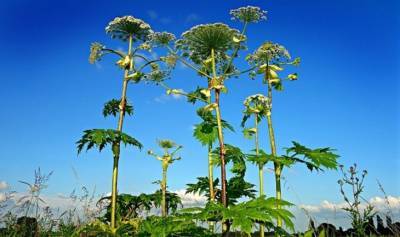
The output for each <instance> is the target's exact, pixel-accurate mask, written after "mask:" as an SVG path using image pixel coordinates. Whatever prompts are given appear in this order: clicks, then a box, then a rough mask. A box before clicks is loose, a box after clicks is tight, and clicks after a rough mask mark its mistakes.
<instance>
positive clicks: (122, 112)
mask: <svg viewBox="0 0 400 237" xmlns="http://www.w3.org/2000/svg"><path fill="white" fill-rule="evenodd" d="M131 50H132V36H130V37H129V49H128V55H129V56H130V55H131ZM131 63H132V62H131ZM128 74H129V69H125V72H124V81H123V84H122V93H121V102H120V105H119V118H118V126H117V131H119V132H122V126H123V123H124V116H125V106H126V91H127V89H128V80H127V79H126V78H127V77H128ZM120 145H121V144H120V142H117V143H116V144H113V146H114V147H113V153H114V161H113V171H112V188H111V228H112V229H114V228H116V223H115V219H116V218H115V214H116V209H117V195H118V193H117V192H118V191H117V190H118V162H119V156H120Z"/></svg>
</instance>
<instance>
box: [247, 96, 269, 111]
mask: <svg viewBox="0 0 400 237" xmlns="http://www.w3.org/2000/svg"><path fill="white" fill-rule="evenodd" d="M243 104H244V106H245V107H246V111H247V112H248V113H263V112H265V111H267V110H270V109H271V103H270V99H269V98H268V97H266V96H264V95H262V94H255V95H251V96H248V97H247V98H246V99H245V100H244V102H243Z"/></svg>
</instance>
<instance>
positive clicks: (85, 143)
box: [76, 129, 143, 153]
mask: <svg viewBox="0 0 400 237" xmlns="http://www.w3.org/2000/svg"><path fill="white" fill-rule="evenodd" d="M119 143H122V144H124V145H125V146H127V145H130V146H135V147H138V148H139V149H141V148H142V147H143V145H142V144H141V143H140V142H139V141H138V140H136V139H135V138H133V137H131V136H129V135H128V134H126V133H123V132H120V131H117V130H114V129H91V130H85V131H83V136H82V138H81V139H80V140H78V141H77V142H76V144H77V149H78V153H80V152H81V151H82V150H83V149H84V148H85V147H86V150H90V149H91V148H93V147H97V148H98V149H99V151H102V150H103V149H104V147H106V146H107V145H111V146H113V152H114V145H115V144H119Z"/></svg>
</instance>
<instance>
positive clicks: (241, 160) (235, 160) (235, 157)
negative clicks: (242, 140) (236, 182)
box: [212, 144, 246, 177]
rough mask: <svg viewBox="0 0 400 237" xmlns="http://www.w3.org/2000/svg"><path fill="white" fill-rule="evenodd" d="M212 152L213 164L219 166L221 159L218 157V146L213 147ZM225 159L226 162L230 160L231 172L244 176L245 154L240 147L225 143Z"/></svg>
mask: <svg viewBox="0 0 400 237" xmlns="http://www.w3.org/2000/svg"><path fill="white" fill-rule="evenodd" d="M212 153H213V155H214V160H213V164H215V165H217V166H219V165H220V164H221V161H220V160H219V159H218V155H219V154H220V148H219V147H217V148H215V149H214V150H213V152H212ZM225 161H226V164H228V163H230V162H232V168H231V172H232V173H234V174H235V175H237V176H240V177H244V175H245V173H246V155H245V154H244V153H243V152H242V151H241V150H240V148H238V147H235V146H232V145H229V144H225Z"/></svg>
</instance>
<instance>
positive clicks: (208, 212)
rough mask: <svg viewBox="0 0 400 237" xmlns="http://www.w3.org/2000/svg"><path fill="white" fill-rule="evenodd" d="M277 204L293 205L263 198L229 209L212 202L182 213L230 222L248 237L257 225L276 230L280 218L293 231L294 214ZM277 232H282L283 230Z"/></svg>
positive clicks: (194, 217)
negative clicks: (278, 206) (276, 223)
mask: <svg viewBox="0 0 400 237" xmlns="http://www.w3.org/2000/svg"><path fill="white" fill-rule="evenodd" d="M277 203H279V204H280V206H282V207H287V206H291V205H292V204H291V203H289V202H286V201H282V200H277V199H275V198H267V199H266V198H265V197H264V196H262V197H259V198H256V199H253V200H250V201H247V202H242V203H239V204H237V205H230V206H228V207H227V208H225V207H223V205H222V204H220V203H213V202H210V203H207V205H206V206H205V207H204V208H200V207H195V208H187V209H183V210H181V211H180V212H181V213H184V214H186V215H187V216H188V218H191V219H195V220H200V221H215V220H217V221H221V222H228V223H230V225H231V227H232V228H233V229H238V230H241V231H242V232H244V233H246V234H248V235H250V233H251V232H252V230H253V227H254V225H255V224H256V223H258V224H263V225H265V226H266V227H267V228H271V229H276V228H275V227H274V226H275V221H276V220H277V219H278V218H281V219H282V220H283V222H284V223H285V225H286V226H287V228H289V229H290V230H293V229H294V225H293V222H292V220H291V218H293V214H292V213H290V212H289V211H288V210H285V209H284V208H280V209H277V208H276V205H277ZM276 230H278V231H280V232H281V231H282V230H281V229H276Z"/></svg>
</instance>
